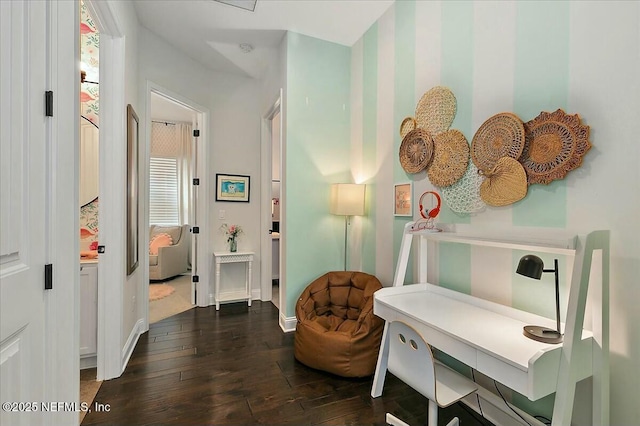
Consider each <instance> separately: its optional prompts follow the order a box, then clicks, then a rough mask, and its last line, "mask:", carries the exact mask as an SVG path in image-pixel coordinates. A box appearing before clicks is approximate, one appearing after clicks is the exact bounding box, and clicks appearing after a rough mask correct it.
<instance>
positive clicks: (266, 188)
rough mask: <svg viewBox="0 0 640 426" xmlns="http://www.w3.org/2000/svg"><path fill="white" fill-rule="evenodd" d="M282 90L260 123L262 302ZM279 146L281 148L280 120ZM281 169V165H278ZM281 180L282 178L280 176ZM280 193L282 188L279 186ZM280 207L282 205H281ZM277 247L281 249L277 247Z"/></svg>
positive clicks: (267, 291)
mask: <svg viewBox="0 0 640 426" xmlns="http://www.w3.org/2000/svg"><path fill="white" fill-rule="evenodd" d="M281 104H282V89H280V91H279V92H278V97H277V98H276V100H275V102H274V103H273V104H272V106H271V107H270V108H269V110H267V112H266V113H265V114H264V115H263V116H262V121H261V137H260V139H261V141H260V155H261V157H262V159H261V171H262V172H261V176H260V177H261V180H262V188H261V191H260V192H261V197H260V234H261V238H260V253H261V262H260V298H261V300H262V301H263V302H267V301H270V300H271V293H272V290H271V284H272V277H271V264H272V262H271V259H272V253H271V251H272V238H271V234H270V233H269V230H270V229H271V227H272V219H271V213H270V212H271V191H272V176H273V170H272V164H271V163H272V155H273V151H272V144H271V137H272V131H271V125H272V120H273V117H274V116H275V115H276V114H277V113H278V112H280V116H281V117H282V108H281ZM280 146H282V120H280ZM280 167H281V168H282V163H280ZM280 178H281V180H282V176H280ZM280 191H282V186H280ZM281 206H282V203H281ZM278 247H281V246H280V245H278Z"/></svg>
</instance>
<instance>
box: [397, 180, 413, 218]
mask: <svg viewBox="0 0 640 426" xmlns="http://www.w3.org/2000/svg"><path fill="white" fill-rule="evenodd" d="M411 189H412V185H411V182H407V183H396V184H395V185H393V200H394V206H393V215H394V216H409V217H412V216H413V214H412V213H411V202H412V198H413V197H412V192H411Z"/></svg>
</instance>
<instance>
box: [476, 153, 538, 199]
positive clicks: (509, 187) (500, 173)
mask: <svg viewBox="0 0 640 426" xmlns="http://www.w3.org/2000/svg"><path fill="white" fill-rule="evenodd" d="M485 176H486V179H485V181H484V182H482V184H481V185H480V197H481V198H482V200H483V201H484V202H485V203H487V204H489V205H490V206H496V207H500V206H508V205H509V204H513V203H515V202H516V201H520V200H522V199H523V198H524V197H525V196H526V195H527V175H526V173H525V172H524V168H523V167H522V164H520V163H519V162H518V160H514V159H513V158H511V157H502V158H501V159H499V160H498V162H497V163H496V166H495V167H494V168H493V169H492V170H491V171H490V172H485Z"/></svg>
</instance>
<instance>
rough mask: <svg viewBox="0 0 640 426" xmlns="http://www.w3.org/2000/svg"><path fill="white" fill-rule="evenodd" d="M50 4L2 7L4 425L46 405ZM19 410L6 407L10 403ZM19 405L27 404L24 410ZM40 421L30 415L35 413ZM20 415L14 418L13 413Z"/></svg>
mask: <svg viewBox="0 0 640 426" xmlns="http://www.w3.org/2000/svg"><path fill="white" fill-rule="evenodd" d="M47 20H48V19H47V4H46V3H45V2H35V1H0V63H1V64H2V66H1V67H0V164H1V168H0V170H1V171H0V173H1V176H0V177H1V179H0V189H1V191H0V200H1V201H0V395H1V402H2V403H3V405H2V409H0V423H1V424H3V425H23V424H24V425H28V424H36V423H42V418H43V417H41V416H42V413H41V406H40V405H38V406H35V405H30V404H31V403H32V402H40V401H44V400H45V394H44V388H45V386H44V383H45V381H44V375H45V360H46V356H47V353H46V351H45V349H46V347H47V345H46V341H45V339H46V334H45V332H44V330H45V290H44V275H45V274H44V270H45V261H46V259H45V256H46V251H45V247H46V243H47V242H46V241H45V240H46V238H45V235H46V233H47V229H46V222H45V219H46V216H45V215H46V214H47V213H48V211H49V203H48V202H47V189H46V188H47V186H46V185H47V173H48V172H47V161H46V159H47V145H46V142H47V140H48V139H49V133H48V132H47V129H46V126H47V120H50V119H48V118H46V117H45V111H44V110H45V108H44V103H45V102H44V98H45V90H46V87H45V84H46V78H47V76H46V59H47V57H46V51H45V47H46V46H47V43H48V40H47V38H46V29H47ZM11 402H14V403H15V404H13V405H11V404H10V405H9V406H6V405H5V403H11ZM18 403H26V405H19V404H18ZM36 409H37V411H38V412H36V413H33V412H31V413H30V412H29V410H36ZM13 410H15V412H12V411H13Z"/></svg>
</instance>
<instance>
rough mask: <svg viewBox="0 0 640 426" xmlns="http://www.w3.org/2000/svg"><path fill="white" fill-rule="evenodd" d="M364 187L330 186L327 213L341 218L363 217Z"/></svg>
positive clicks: (340, 184) (352, 185) (352, 184)
mask: <svg viewBox="0 0 640 426" xmlns="http://www.w3.org/2000/svg"><path fill="white" fill-rule="evenodd" d="M365 188H366V185H362V184H355V183H334V184H333V185H331V200H330V201H331V202H330V207H329V212H330V213H331V214H336V215H341V216H363V215H364V192H365Z"/></svg>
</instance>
